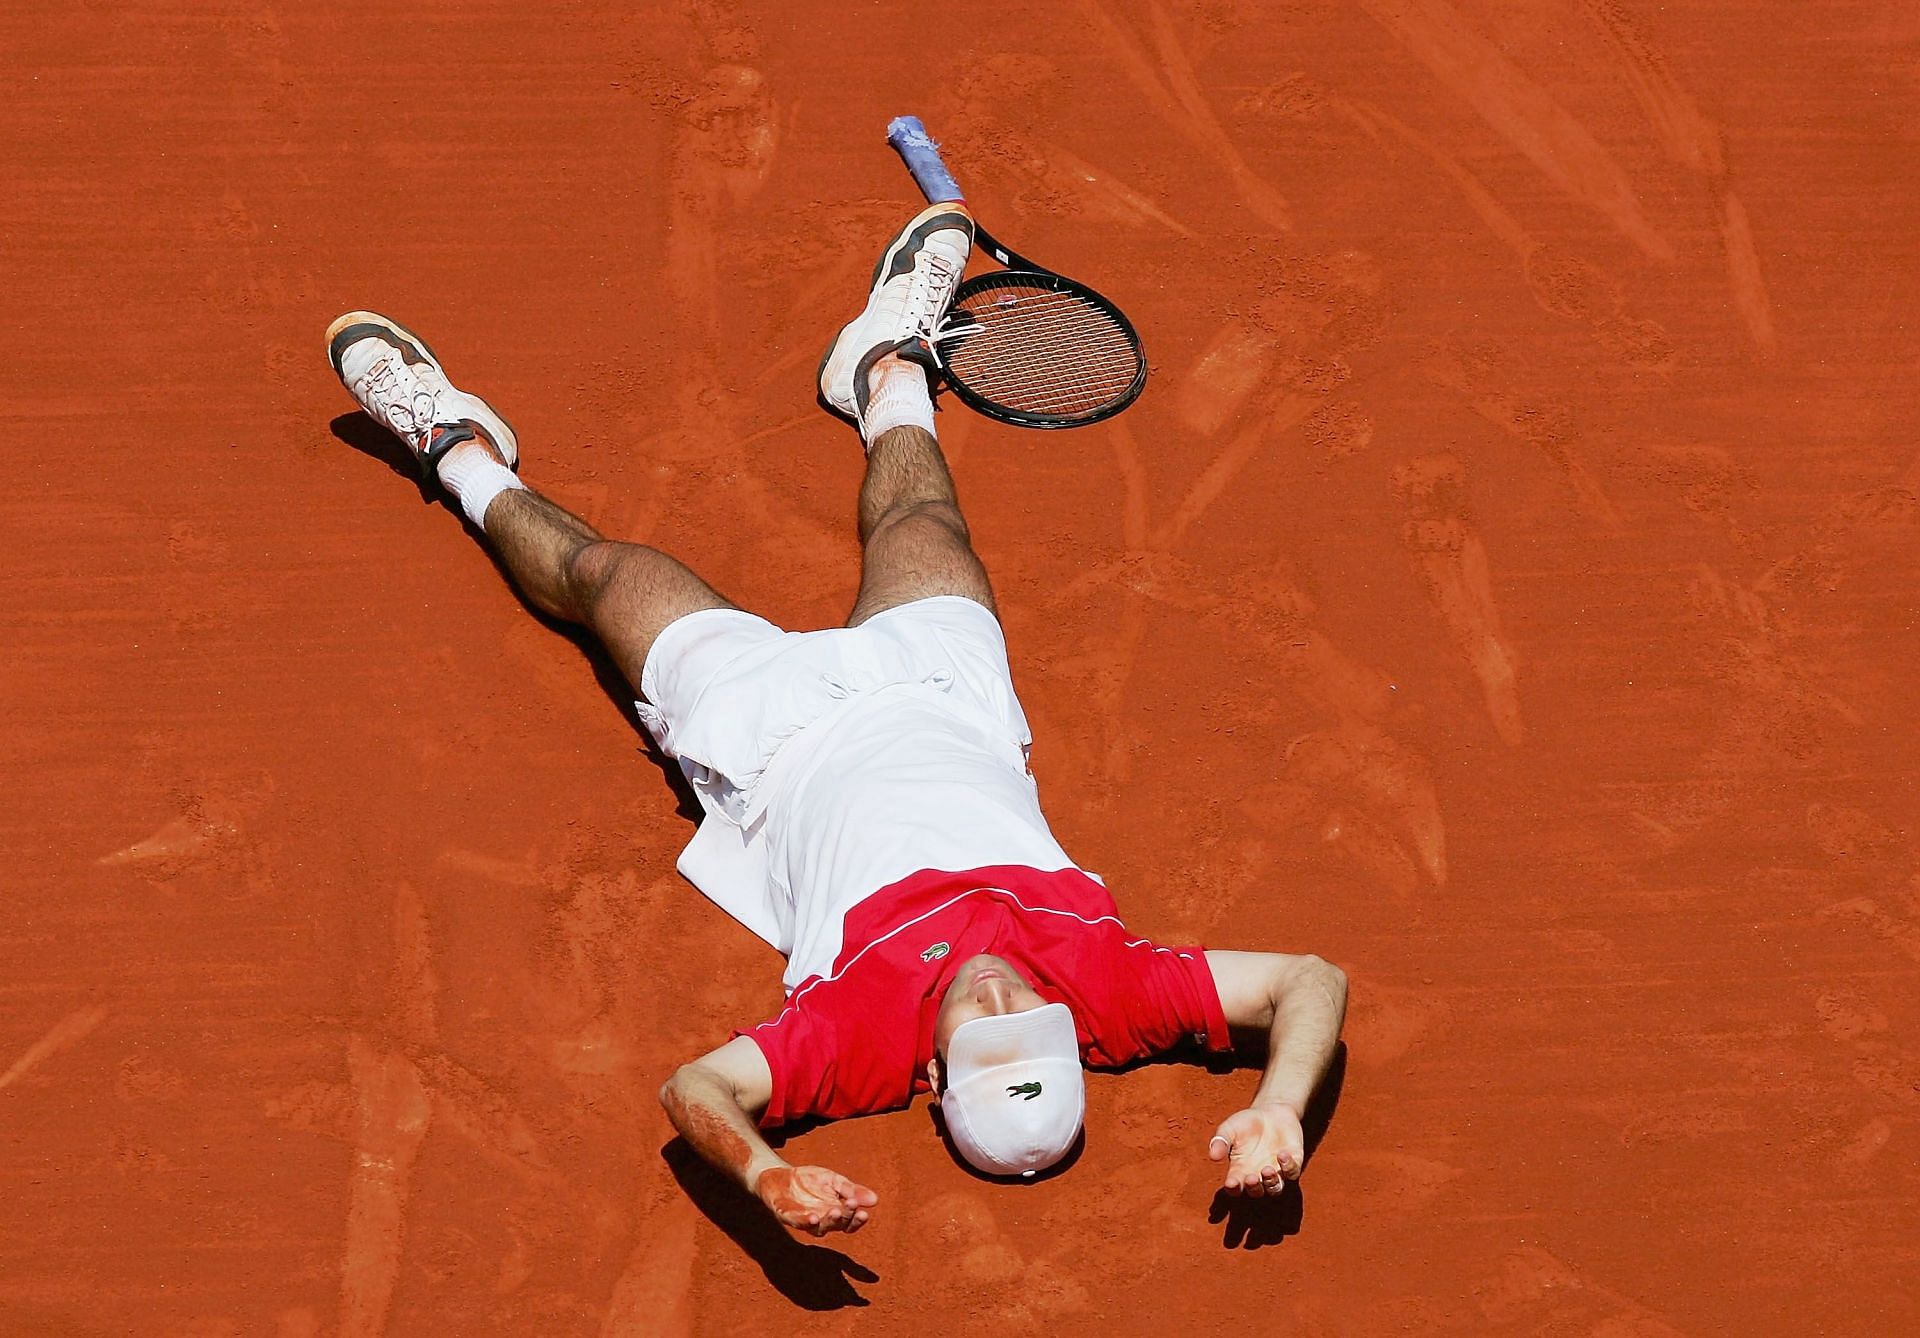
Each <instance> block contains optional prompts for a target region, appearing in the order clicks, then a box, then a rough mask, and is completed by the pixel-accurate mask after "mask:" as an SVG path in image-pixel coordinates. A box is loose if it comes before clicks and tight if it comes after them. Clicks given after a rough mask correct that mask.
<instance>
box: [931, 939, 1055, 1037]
mask: <svg viewBox="0 0 1920 1338" xmlns="http://www.w3.org/2000/svg"><path fill="white" fill-rule="evenodd" d="M1045 1002H1046V1000H1045V999H1043V998H1041V997H1040V995H1039V992H1038V991H1036V990H1035V989H1034V988H1033V986H1031V985H1029V984H1028V983H1027V978H1026V977H1025V976H1023V975H1021V974H1020V973H1019V971H1017V970H1015V969H1014V965H1013V963H1012V962H1009V961H1008V960H1007V959H1006V958H1004V957H995V956H994V955H993V954H992V953H988V952H983V953H981V954H980V955H979V956H977V957H969V958H967V960H966V961H964V962H962V963H960V972H959V974H958V975H956V976H955V977H954V978H953V984H951V985H949V986H948V987H947V997H946V998H944V999H942V1000H941V1001H940V1013H939V1016H938V1017H936V1018H935V1019H934V1022H933V1052H934V1053H935V1054H936V1055H940V1056H945V1054H946V1053H947V1042H948V1041H950V1040H951V1039H953V1033H954V1032H956V1031H958V1030H959V1029H960V1024H961V1023H962V1022H971V1021H973V1019H975V1018H976V1017H993V1016H995V1015H997V1014H1000V1013H1024V1012H1026V1011H1027V1010H1028V1009H1029V1008H1038V1007H1040V1006H1041V1005H1042V1004H1044V1003H1045Z"/></svg>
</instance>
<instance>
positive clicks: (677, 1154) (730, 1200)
mask: <svg viewBox="0 0 1920 1338" xmlns="http://www.w3.org/2000/svg"><path fill="white" fill-rule="evenodd" d="M660 1159H661V1160H662V1161H664V1162H665V1163H666V1164H667V1170H668V1171H670V1172H671V1173H672V1175H673V1178H674V1179H675V1180H677V1181H678V1182H679V1184H680V1188H681V1189H682V1190H683V1191H684V1192H685V1193H686V1196H687V1198H689V1199H690V1200H692V1202H693V1206H694V1207H696V1208H698V1209H699V1210H700V1211H701V1212H702V1213H704V1214H705V1215H706V1218H707V1220H708V1221H710V1222H712V1223H713V1224H714V1225H715V1226H717V1227H719V1228H720V1229H721V1230H722V1231H724V1232H726V1233H727V1236H728V1238H729V1239H731V1240H732V1241H733V1243H734V1244H735V1245H738V1246H739V1247H740V1249H741V1251H742V1252H744V1253H745V1254H746V1256H747V1257H748V1258H749V1259H751V1260H753V1262H754V1263H756V1264H758V1265H759V1266H760V1271H761V1272H762V1273H764V1274H766V1278H767V1281H768V1282H770V1283H772V1284H773V1286H774V1288H775V1290H777V1291H778V1292H779V1293H780V1294H781V1295H782V1296H784V1297H786V1298H787V1299H788V1300H789V1301H791V1302H793V1303H794V1304H795V1305H797V1306H799V1307H800V1308H801V1309H802V1310H841V1309H844V1308H846V1307H848V1306H864V1305H871V1304H872V1302H870V1301H868V1300H867V1298H866V1297H864V1296H862V1295H861V1294H860V1293H859V1292H858V1291H856V1290H854V1286H853V1284H854V1283H856V1282H869V1283H871V1282H878V1281H879V1280H880V1275H879V1274H878V1273H876V1272H874V1271H873V1270H872V1269H870V1268H868V1267H867V1266H866V1265H865V1264H863V1263H861V1262H860V1261H859V1260H857V1259H855V1258H853V1257H852V1256H851V1255H847V1254H842V1253H841V1252H840V1251H839V1250H834V1249H829V1248H828V1247H827V1246H825V1245H809V1244H807V1243H806V1242H805V1241H802V1240H801V1239H799V1238H798V1237H797V1236H795V1235H793V1233H791V1232H790V1231H788V1230H787V1229H786V1228H785V1227H783V1226H781V1225H780V1223H778V1222H777V1221H775V1220H774V1218H773V1214H771V1213H769V1212H768V1211H767V1210H766V1208H765V1207H764V1206H763V1205H762V1204H761V1203H760V1202H759V1201H758V1200H756V1199H755V1198H754V1197H753V1196H752V1195H750V1194H748V1193H747V1192H746V1191H745V1190H744V1189H741V1188H740V1187H739V1186H738V1185H736V1184H735V1183H734V1182H733V1181H731V1180H729V1179H727V1178H726V1177H725V1176H723V1175H721V1174H720V1173H719V1172H718V1171H716V1170H714V1169H713V1167H711V1166H709V1165H707V1163H706V1162H704V1161H703V1160H701V1158H700V1154H699V1153H697V1152H695V1151H694V1150H693V1149H692V1148H691V1147H690V1146H688V1144H687V1142H686V1140H685V1139H681V1138H676V1139H674V1140H673V1141H672V1142H670V1143H668V1144H667V1145H666V1146H665V1147H663V1148H661V1149H660Z"/></svg>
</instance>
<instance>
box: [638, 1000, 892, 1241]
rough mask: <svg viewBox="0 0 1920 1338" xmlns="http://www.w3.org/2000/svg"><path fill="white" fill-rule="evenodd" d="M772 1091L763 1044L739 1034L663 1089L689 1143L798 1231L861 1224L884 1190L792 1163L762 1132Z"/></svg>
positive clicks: (683, 1069)
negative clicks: (761, 1117)
mask: <svg viewBox="0 0 1920 1338" xmlns="http://www.w3.org/2000/svg"><path fill="white" fill-rule="evenodd" d="M772 1098H773V1070H772V1069H771V1068H769V1067H768V1066H767V1057H766V1056H765V1055H764V1054H762V1053H761V1050H760V1047H759V1046H758V1045H756V1044H755V1043H754V1042H753V1041H752V1039H750V1038H749V1037H746V1036H736V1037H734V1038H733V1039H732V1040H730V1041H728V1042H727V1043H726V1044H725V1045H723V1046H721V1047H720V1048H719V1049H717V1050H713V1051H710V1052H709V1053H707V1054H704V1055H702V1056H701V1057H700V1058H698V1059H696V1060H694V1061H693V1062H692V1063H690V1064H682V1065H681V1066H680V1067H679V1068H678V1069H676V1070H675V1071H674V1075H673V1076H672V1077H671V1078H669V1079H667V1082H666V1085H665V1086H663V1087H662V1088H661V1089H660V1104H661V1105H662V1106H664V1107H665V1108H666V1111H667V1118H668V1119H670V1120H672V1121H673V1127H674V1128H676V1129H678V1130H679V1131H680V1136H681V1137H682V1138H684V1139H686V1140H687V1143H688V1145H689V1146H691V1147H692V1148H693V1150H694V1151H696V1152H698V1153H699V1154H700V1155H701V1156H702V1157H704V1158H706V1159H707V1161H708V1162H710V1163H711V1164H712V1165H714V1166H716V1167H718V1168H719V1169H720V1170H722V1171H724V1172H726V1173H727V1174H728V1175H731V1176H732V1177H733V1178H734V1179H735V1180H737V1181H738V1182H739V1183H740V1185H741V1187H742V1188H743V1189H745V1190H746V1191H747V1192H748V1193H749V1194H752V1195H753V1196H754V1197H755V1198H757V1199H759V1200H760V1202H762V1203H764V1204H766V1205H767V1209H768V1211H770V1212H771V1213H772V1214H773V1215H774V1216H775V1217H777V1218H779V1219H780V1221H781V1223H782V1224H783V1225H785V1226H788V1227H791V1228H792V1229H793V1230H795V1231H805V1232H808V1233H810V1234H812V1235H815V1236H824V1235H826V1233H827V1232H829V1231H858V1230H859V1229H860V1228H861V1227H863V1226H865V1225H866V1222H867V1215H868V1209H870V1208H872V1207H873V1206H874V1204H876V1203H878V1202H879V1201H880V1196H879V1195H878V1194H875V1193H874V1192H873V1191H872V1190H870V1189H868V1188H867V1187H866V1186H865V1185H860V1184H856V1183H854V1182H853V1181H852V1180H849V1179H847V1177H846V1176H844V1175H841V1174H839V1173H838V1172H835V1171H830V1170H828V1169H827V1168H826V1167H824V1166H794V1165H792V1164H791V1163H789V1162H788V1161H786V1160H785V1159H784V1158H783V1157H781V1156H780V1154H779V1153H777V1152H775V1151H774V1150H773V1149H772V1148H771V1147H769V1146H768V1145H767V1140H766V1139H764V1138H762V1137H761V1136H760V1129H759V1126H758V1124H757V1123H756V1122H755V1120H756V1117H758V1116H759V1114H760V1113H761V1112H762V1111H764V1110H765V1109H766V1108H767V1102H768V1101H770V1100H772Z"/></svg>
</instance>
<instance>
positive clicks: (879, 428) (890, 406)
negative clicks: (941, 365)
mask: <svg viewBox="0 0 1920 1338" xmlns="http://www.w3.org/2000/svg"><path fill="white" fill-rule="evenodd" d="M896 427H917V428H919V429H920V430H921V431H922V432H925V433H926V434H927V435H928V436H932V435H933V395H932V394H931V393H930V392H929V391H928V390H927V372H926V369H925V368H924V367H921V366H919V365H918V364H916V363H911V362H903V363H902V364H901V365H900V366H898V367H893V368H889V369H888V371H887V374H886V375H885V376H883V377H881V378H880V388H879V389H878V390H876V391H874V392H873V398H872V399H870V400H868V401H867V414H866V417H865V418H864V419H862V420H861V422H860V438H861V440H863V441H864V442H866V444H867V445H869V446H871V445H873V443H874V442H875V441H876V440H878V439H879V436H880V434H881V433H882V432H890V431H892V430H893V429H894V428H896Z"/></svg>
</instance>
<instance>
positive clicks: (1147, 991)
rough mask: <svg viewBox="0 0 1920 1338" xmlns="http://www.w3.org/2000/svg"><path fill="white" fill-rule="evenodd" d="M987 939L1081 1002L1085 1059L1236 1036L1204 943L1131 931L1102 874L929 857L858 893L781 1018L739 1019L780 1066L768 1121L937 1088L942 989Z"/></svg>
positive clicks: (1049, 997) (899, 1102)
mask: <svg viewBox="0 0 1920 1338" xmlns="http://www.w3.org/2000/svg"><path fill="white" fill-rule="evenodd" d="M982 952H990V953H994V954H995V955H997V956H1000V957H1004V958H1006V959H1007V960H1008V961H1009V962H1011V963H1013V965H1014V966H1015V967H1016V968H1017V969H1018V970H1019V971H1020V973H1021V974H1022V975H1023V976H1025V977H1026V978H1027V981H1028V982H1029V983H1030V984H1031V985H1032V986H1033V987H1034V989H1035V990H1037V991H1038V992H1039V993H1040V995H1041V997H1043V998H1044V999H1046V1001H1047V1002H1048V1003H1064V1004H1066V1005H1067V1007H1068V1008H1070V1009H1071V1010H1072V1011H1073V1020H1074V1027H1075V1029H1076V1030H1077V1032H1078V1033H1079V1042H1080V1055H1081V1059H1082V1060H1083V1061H1084V1062H1085V1063H1088V1064H1092V1065H1096V1066H1117V1065H1121V1064H1126V1063H1130V1062H1131V1061H1133V1060H1136V1059H1144V1058H1146V1057H1148V1056H1150V1055H1156V1054H1161V1053H1163V1052H1165V1051H1167V1050H1171V1049H1174V1048H1175V1047H1178V1046H1181V1045H1184V1044H1189V1043H1194V1042H1198V1043H1200V1044H1202V1045H1205V1046H1207V1047H1208V1048H1210V1049H1214V1050H1224V1049H1226V1048H1227V1047H1228V1046H1229V1045H1231V1044H1232V1041H1231V1037H1230V1036H1229V1033H1228V1027H1227V1020H1226V1017H1225V1015H1224V1014H1223V1013H1222V1012H1221V1008H1220V996H1219V994H1218V992H1217V991H1216V990H1215V988H1214V983H1213V974H1212V972H1211V971H1210V970H1209V969H1208V967H1207V963H1206V958H1205V956H1204V955H1203V953H1202V950H1201V949H1200V948H1197V947H1194V948H1165V947H1161V946H1159V945H1158V944H1154V943H1150V942H1148V941H1147V940H1145V939H1143V938H1138V937H1136V936H1134V935H1133V934H1130V933H1129V932H1128V931H1127V929H1126V926H1124V925H1123V924H1121V923H1120V919H1119V917H1118V915H1117V914H1116V913H1115V910H1114V904H1113V898H1112V897H1110V896H1108V895H1107V890H1106V888H1105V887H1103V886H1102V885H1101V884H1100V883H1099V882H1097V881H1095V880H1094V879H1093V878H1091V877H1090V876H1088V875H1087V874H1085V873H1083V872H1081V871H1080V870H1079V869H1074V868H1066V869H1057V870H1053V871H1041V870H1038V869H1031V868H1023V867H1019V866H1000V867H995V868H983V869H974V870H970V871H968V872H964V873H947V872H939V871H927V872H922V873H917V874H914V875H913V876H912V877H910V878H907V879H904V880H902V881H901V882H899V883H896V884H894V885H893V886H892V887H888V888H885V889H883V890H881V891H879V892H876V893H874V894H873V895H872V896H869V897H867V898H865V899H864V900H862V901H860V902H858V903H857V904H856V905H854V906H853V907H852V908H851V909H850V910H849V912H848V913H847V916H846V922H845V933H844V943H843V946H842V949H841V952H840V955H839V957H838V958H837V959H836V960H835V962H834V963H833V966H832V969H831V970H830V971H829V972H828V973H826V974H824V975H817V976H813V977H810V978H809V979H807V980H806V981H804V982H802V984H801V985H800V987H799V988H798V989H796V990H794V991H793V993H792V994H791V995H789V996H788V998H787V1006H786V1007H785V1008H783V1009H782V1010H781V1011H780V1013H779V1015H778V1016H777V1017H774V1018H772V1019H771V1020H769V1021H767V1022H763V1023H761V1024H760V1025H759V1026H757V1027H753V1028H751V1029H749V1030H747V1031H745V1032H742V1033H737V1034H741V1035H746V1036H750V1037H752V1038H753V1040H754V1043H755V1044H757V1045H758V1046H759V1047H760V1051H761V1053H762V1054H764V1055H765V1056H766V1058H767V1066H768V1067H769V1068H770V1069H771V1070H772V1071H773V1097H772V1100H771V1101H769V1102H768V1104H767V1109H766V1112H765V1113H764V1114H763V1115H762V1116H761V1117H760V1122H761V1123H762V1124H764V1125H767V1126H769V1127H771V1126H774V1125H779V1124H784V1123H786V1122H787V1121H789V1120H795V1119H800V1118H803V1117H807V1116H817V1117H820V1118H823V1119H840V1118H844V1117H846V1116H849V1115H865V1114H871V1113H873V1112H875V1111H882V1110H891V1109H894V1108H896V1107H899V1106H904V1105H906V1104H907V1103H908V1102H909V1101H911V1100H912V1099H913V1097H914V1096H915V1095H916V1094H917V1093H920V1092H924V1091H926V1090H928V1084H927V1061H928V1060H929V1059H930V1058H931V1057H932V1055H933V1024H934V1018H935V1015H936V1014H937V1013H938V1012H939V1010H940V1001H941V999H942V998H943V997H944V996H945V994H946V991H947V987H948V986H949V985H951V984H952V983H953V978H954V974H955V972H956V971H957V970H958V969H959V966H960V964H961V963H962V962H964V961H965V960H966V959H967V958H969V957H972V956H974V955H975V954H977V953H982Z"/></svg>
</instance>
